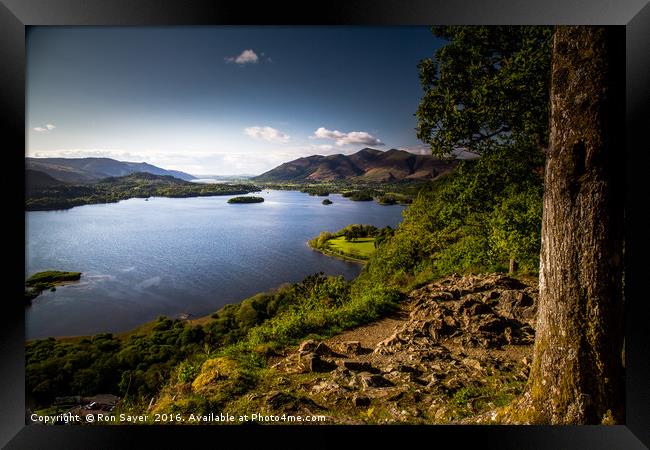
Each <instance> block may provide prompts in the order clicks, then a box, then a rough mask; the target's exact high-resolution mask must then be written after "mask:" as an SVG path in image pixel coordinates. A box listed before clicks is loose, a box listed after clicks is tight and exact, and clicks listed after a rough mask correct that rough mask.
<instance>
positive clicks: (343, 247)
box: [327, 236, 375, 259]
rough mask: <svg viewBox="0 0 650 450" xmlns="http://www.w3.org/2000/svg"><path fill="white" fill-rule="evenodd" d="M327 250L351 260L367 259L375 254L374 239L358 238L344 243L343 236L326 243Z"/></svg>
mask: <svg viewBox="0 0 650 450" xmlns="http://www.w3.org/2000/svg"><path fill="white" fill-rule="evenodd" d="M327 244H328V248H329V249H330V250H331V251H332V252H334V253H339V254H341V255H343V256H349V257H351V258H358V259H368V258H370V256H371V255H372V254H373V253H374V252H375V238H371V237H369V238H358V239H355V240H354V241H346V240H345V236H339V237H337V238H333V239H330V240H329V241H327Z"/></svg>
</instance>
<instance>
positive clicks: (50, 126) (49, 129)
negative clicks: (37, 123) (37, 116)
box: [32, 123, 56, 133]
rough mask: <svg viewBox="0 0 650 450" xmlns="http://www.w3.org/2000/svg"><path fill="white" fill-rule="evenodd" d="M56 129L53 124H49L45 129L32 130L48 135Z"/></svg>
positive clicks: (36, 128) (35, 128)
mask: <svg viewBox="0 0 650 450" xmlns="http://www.w3.org/2000/svg"><path fill="white" fill-rule="evenodd" d="M55 128H56V127H55V126H54V125H52V124H51V123H48V124H46V125H45V126H44V127H34V128H32V129H33V130H34V131H36V132H38V133H47V132H49V131H52V130H53V129H55Z"/></svg>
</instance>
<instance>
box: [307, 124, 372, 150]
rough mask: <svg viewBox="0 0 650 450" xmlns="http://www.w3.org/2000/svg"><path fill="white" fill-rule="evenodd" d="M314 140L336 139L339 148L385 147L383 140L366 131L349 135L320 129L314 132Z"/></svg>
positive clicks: (349, 133) (352, 132) (351, 132)
mask: <svg viewBox="0 0 650 450" xmlns="http://www.w3.org/2000/svg"><path fill="white" fill-rule="evenodd" d="M312 139H334V141H335V143H336V145H337V146H339V147H341V146H343V145H348V144H361V145H384V143H383V142H382V141H381V140H379V139H378V138H376V137H375V136H373V135H372V134H370V133H366V132H365V131H350V132H348V133H343V132H342V131H338V130H328V129H327V128H324V127H320V128H318V129H317V130H316V131H314V135H313V136H312Z"/></svg>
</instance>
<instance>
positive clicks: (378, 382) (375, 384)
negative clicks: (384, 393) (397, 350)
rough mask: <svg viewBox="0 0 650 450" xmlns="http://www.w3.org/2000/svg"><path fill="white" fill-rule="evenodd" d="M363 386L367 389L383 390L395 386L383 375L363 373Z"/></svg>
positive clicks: (361, 377)
mask: <svg viewBox="0 0 650 450" xmlns="http://www.w3.org/2000/svg"><path fill="white" fill-rule="evenodd" d="M360 380H361V385H362V386H363V387H365V388H381V387H390V386H395V385H394V384H393V383H392V382H390V381H388V380H387V379H386V378H384V377H382V376H381V375H376V374H375V375H373V374H369V373H361V375H360Z"/></svg>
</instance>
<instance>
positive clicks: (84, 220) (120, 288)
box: [25, 190, 404, 339]
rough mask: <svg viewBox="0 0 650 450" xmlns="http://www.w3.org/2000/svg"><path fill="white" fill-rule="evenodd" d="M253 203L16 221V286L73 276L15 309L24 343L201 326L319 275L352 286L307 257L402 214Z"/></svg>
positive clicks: (361, 205)
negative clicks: (38, 276)
mask: <svg viewBox="0 0 650 450" xmlns="http://www.w3.org/2000/svg"><path fill="white" fill-rule="evenodd" d="M251 195H256V196H260V195H261V196H263V197H264V198H265V201H264V203H254V204H234V205H233V204H228V203H227V200H228V199H229V198H231V197H232V196H217V197H196V198H183V199H173V198H162V197H155V198H150V199H149V200H144V199H129V200H124V201H121V202H119V203H112V204H102V205H85V206H79V207H75V208H72V209H69V210H65V211H30V212H27V213H26V214H25V217H26V239H27V241H26V245H25V247H26V248H25V251H26V255H25V256H26V259H25V261H26V267H25V277H28V276H30V275H32V274H34V273H36V272H40V271H43V270H65V271H77V272H82V273H83V274H82V277H81V280H80V281H79V282H78V283H74V284H70V285H66V286H59V287H57V289H56V291H55V292H50V291H46V292H43V294H41V295H40V296H38V297H37V298H36V299H34V300H33V302H32V306H29V307H26V308H25V332H26V337H27V339H36V338H44V337H49V336H73V335H86V334H94V333H101V332H120V331H127V330H130V329H133V328H134V327H136V326H138V325H140V324H142V323H144V322H147V321H150V320H152V319H155V318H156V317H158V316H160V315H164V316H168V317H171V318H174V317H177V316H178V315H179V314H192V315H193V316H194V317H197V316H202V315H206V314H210V313H212V312H214V311H216V310H218V309H219V308H220V307H222V306H224V305H226V304H228V303H236V302H239V301H241V300H243V299H244V298H246V297H249V296H251V295H253V294H255V293H257V292H261V291H265V290H269V289H271V288H275V287H277V286H279V285H280V284H282V283H287V282H290V283H291V282H298V281H300V280H302V279H303V278H304V277H306V276H307V275H310V274H313V273H316V272H325V273H326V274H329V275H343V276H345V277H346V278H347V279H352V278H354V277H356V276H357V275H358V274H359V272H360V271H361V266H360V265H359V264H356V263H351V262H346V261H341V260H338V259H334V258H330V257H327V256H324V255H322V254H320V253H318V252H316V251H313V250H311V249H310V248H309V247H308V246H307V240H309V239H311V238H313V237H315V236H317V235H318V233H320V232H321V231H324V230H327V231H336V230H338V229H340V228H343V227H344V226H346V225H348V224H350V223H364V224H371V225H375V226H377V227H383V226H386V225H390V226H392V227H395V226H396V225H397V224H398V223H399V222H400V221H401V219H402V210H403V209H404V207H403V206H399V205H391V206H382V205H379V204H377V203H376V202H353V201H350V200H348V199H346V198H343V197H342V196H341V195H338V194H330V196H329V197H328V198H329V199H331V200H332V201H333V202H334V204H332V205H329V206H325V205H322V204H321V202H322V200H323V199H324V198H325V197H316V196H309V195H307V194H304V193H301V192H295V191H273V190H272V191H263V192H261V193H252V194H251Z"/></svg>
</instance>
